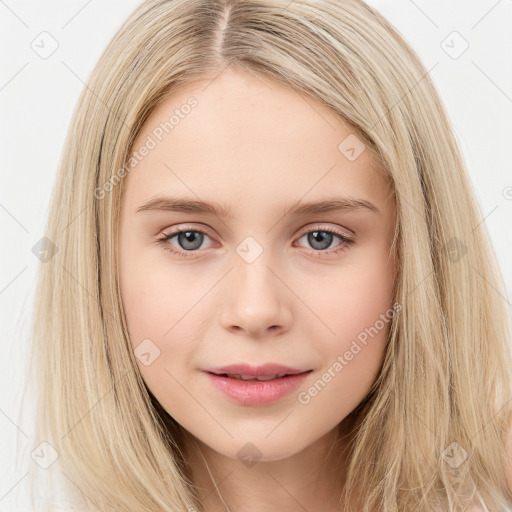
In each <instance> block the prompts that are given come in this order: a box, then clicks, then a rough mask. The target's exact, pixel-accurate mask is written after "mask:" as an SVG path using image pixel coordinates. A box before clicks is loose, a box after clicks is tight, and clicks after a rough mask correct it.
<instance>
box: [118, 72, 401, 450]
mask: <svg viewBox="0 0 512 512" xmlns="http://www.w3.org/2000/svg"><path fill="white" fill-rule="evenodd" d="M173 115H174V118H172V120H171V123H173V125H172V126H171V125H170V123H169V120H170V118H171V117H172V116H173ZM165 123H167V124H165ZM347 137H348V139H347ZM160 139H161V140H160ZM144 146H145V147H146V150H144V149H142V148H143V147H144ZM136 150H137V151H139V156H141V155H144V156H142V157H141V159H140V161H139V162H138V163H137V164H136V165H135V166H134V167H133V169H132V170H131V171H130V173H129V174H128V175H127V176H126V177H125V178H124V179H125V182H124V183H123V186H124V187H125V189H124V193H123V200H122V207H121V221H120V232H119V246H120V251H119V258H120V259H119V268H120V280H121V295H122V303H123V307H124V310H125V314H126V318H127V322H128V328H129V333H130V339H131V343H132V346H133V348H134V351H135V355H136V358H137V359H136V360H137V365H138V367H139V369H140V372H141V374H142V377H143V379H144V381H145V382H146V384H147V386H148V388H149V389H150V391H151V392H152V394H153V395H154V396H155V397H156V399H157V400H158V401H159V402H160V403H161V405H162V406H163V408H164V409H165V410H166V411H167V412H168V413H169V414H170V415H171V416H172V417H173V418H174V419H175V420H176V421H177V422H178V423H179V424H181V426H182V427H184V428H185V429H186V430H187V431H188V432H189V433H191V434H192V435H193V436H195V438H197V439H199V440H200V441H201V442H203V443H205V444H206V445H207V446H208V447H210V448H211V449H213V450H215V451H216V452H218V453H220V454H224V455H225V456H228V457H233V458H235V457H237V456H239V453H240V452H239V451H240V450H241V449H242V448H243V447H244V446H247V445H246V443H249V442H251V443H253V445H255V446H256V447H257V449H258V452H259V457H261V459H262V460H277V459H281V458H284V457H288V456H291V455H293V454H295V453H298V452H299V451H300V450H302V449H304V448H306V447H307V446H309V445H311V444H312V443H314V442H315V441H317V440H318V439H320V438H322V437H323V436H325V435H326V434H328V433H329V432H332V431H333V429H335V428H336V427H337V426H338V425H339V423H340V422H341V421H342V420H343V419H344V418H345V417H346V416H347V415H348V414H349V413H350V412H351V411H352V410H353V409H354V408H355V407H356V406H357V405H358V404H359V403H360V402H361V401H362V399H363V398H364V397H365V395H366V394H367V393H368V391H369V389H370V387H371V385H372V383H373V382H374V381H375V379H376V376H377V373H378V371H379V368H380V366H381V363H382V361H383V357H384V353H385V349H386V342H387V336H388V333H389V328H390V319H391V318H392V314H393V312H392V310H391V308H392V305H393V273H394V272H393V270H394V258H393V255H392V254H391V252H390V251H391V242H392V238H393V231H394V222H395V203H394V199H393V196H392V192H391V188H390V187H389V185H388V182H387V181H386V179H385V177H384V172H383V169H382V167H381V166H380V165H379V162H378V161H377V159H376V157H375V155H374V154H373V153H372V152H371V151H370V149H369V148H368V147H366V148H365V147H364V145H363V142H362V140H361V139H360V138H357V137H356V135H355V134H354V133H353V130H352V129H350V127H348V126H347V125H345V124H344V123H343V122H342V121H341V120H340V119H338V117H337V116H335V115H334V114H333V113H332V112H331V111H330V110H328V109H327V108H326V107H324V106H323V105H321V104H319V103H316V102H315V101H313V100H312V99H310V98H308V99H306V98H305V97H304V96H303V95H300V94H298V93H296V92H295V91H293V90H292V89H290V88H287V87H285V86H282V85H280V84H277V83H274V82H272V81H270V80H269V79H268V78H261V77H256V76H255V75H253V74H248V73H245V72H241V71H233V70H226V71H224V72H223V73H222V74H221V75H220V76H218V77H217V78H216V79H215V80H213V81H211V80H204V81H198V82H195V83H193V84H187V85H186V86H184V85H182V86H181V88H180V89H177V90H175V91H173V92H172V94H171V95H170V96H168V97H167V98H166V99H165V101H164V102H163V103H161V104H160V105H159V107H158V108H157V109H156V110H155V111H154V112H153V114H152V116H151V117H150V119H149V120H148V121H147V123H146V124H145V126H144V127H143V129H142V131H141V133H140V134H139V136H138V137H137V139H136V141H135V143H134V146H133V151H136ZM347 198H349V199H350V200H351V202H349V201H347ZM171 199H172V201H171ZM335 201H336V203H335ZM358 201H359V202H358ZM202 203H208V204H210V206H213V207H215V209H214V208H211V207H210V208H208V207H205V206H204V204H203V205H202V206H201V204H202ZM321 203H324V204H321ZM306 205H308V207H306ZM315 205H316V206H315ZM333 206H337V208H333ZM244 363H245V364H247V365H249V367H250V368H249V370H247V372H249V371H250V369H251V368H252V369H255V367H257V366H260V365H264V364H266V363H276V364H279V365H283V366H285V367H287V368H291V369H294V370H296V371H297V372H301V373H302V374H301V375H299V376H295V377H282V378H279V379H278V378H274V379H272V380H271V381H268V382H267V383H266V384H265V383H262V382H259V381H258V382H255V381H250V382H244V381H243V380H240V379H238V378H230V377H226V378H222V377H213V376H212V375H211V374H210V373H207V371H206V370H212V369H213V370H216V369H219V368H221V367H225V366H228V365H235V364H244ZM242 371H243V370H242ZM247 372H246V373H247ZM262 372H263V371H262ZM233 373H241V371H240V372H233ZM267 373H272V371H271V369H270V370H269V372H267ZM276 373H283V372H276ZM262 374H263V373H262ZM283 418H284V419H283Z"/></svg>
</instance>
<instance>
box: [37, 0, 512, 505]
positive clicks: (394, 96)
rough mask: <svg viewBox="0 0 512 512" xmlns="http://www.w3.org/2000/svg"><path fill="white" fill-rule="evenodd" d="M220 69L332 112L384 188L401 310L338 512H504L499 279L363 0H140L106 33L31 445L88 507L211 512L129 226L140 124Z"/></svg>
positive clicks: (63, 196)
mask: <svg viewBox="0 0 512 512" xmlns="http://www.w3.org/2000/svg"><path fill="white" fill-rule="evenodd" d="M227 66H231V67H232V68H236V69H240V70H246V71H250V72H252V73H256V74H261V75H262V76H263V75H264V76H265V77H267V78H270V79H272V80H275V81H276V82H279V83H281V84H286V85H287V86H288V87H291V88H293V89H295V90H296V91H299V92H300V93H301V94H304V95H306V96H307V97H309V98H311V99H313V100H316V101H317V102H320V103H321V104H322V105H325V106H327V107H329V108H330V109H331V110H332V111H333V112H334V113H336V114H337V115H338V116H339V118H340V119H341V120H343V121H344V122H345V123H347V124H348V125H349V126H351V127H352V129H353V130H354V132H356V133H357V134H358V137H360V139H361V140H362V141H364V143H365V145H366V146H367V148H369V149H370V150H371V151H373V152H374V153H375V155H377V156H378V158H379V160H380V161H381V162H382V165H383V168H384V169H385V171H386V174H387V176H388V177H389V179H390V183H392V189H393V194H394V196H395V199H396V209H397V210H396V226H395V240H394V243H395V244H396V250H397V256H398V266H397V268H398V271H397V282H396V288H395V301H396V302H397V303H399V304H400V305H401V309H400V312H399V313H398V314H396V315H395V317H394V318H393V321H392V325H391V329H390V334H389V340H388V346H387V349H386V354H385V358H384V362H383V365H382V368H381V371H380V372H379V374H378V375H377V376H376V381H375V383H374V386H372V389H371V392H370V393H369V394H368V396H367V397H366V398H365V400H364V401H363V403H362V404H360V406H359V407H358V408H357V410H356V411H355V412H356V413H357V416H358V427H357V432H356V435H355V436H354V441H353V445H352V446H351V449H350V453H349V459H348V473H347V479H346V482H345V486H344V492H343V495H344V496H343V499H342V497H340V507H341V506H342V505H343V504H345V505H346V504H347V503H348V498H349V497H352V498H355V497H357V499H358V500H359V501H358V502H359V503H360V506H359V508H358V510H362V511H364V512H369V511H373V510H382V511H385V512H394V511H404V512H405V511H411V510H422V511H430V510H443V511H455V510H462V507H463V506H464V505H465V504H466V503H467V502H468V500H469V498H470V497H471V495H473V494H474V495H475V496H477V494H478V495H480V496H482V497H483V498H484V500H485V503H486V505H487V507H489V509H490V510H493V511H497V510H506V507H510V506H512V492H511V490H510V488H508V487H507V481H506V478H505V471H506V470H507V468H508V470H510V467H509V461H508V459H507V458H506V451H505V442H506V437H507V435H508V432H509V429H510V425H511V412H510V403H512V402H510V400H512V389H511V387H512V386H511V375H510V371H511V367H512V364H511V353H510V345H509V344H510V338H511V336H510V333H511V329H510V317H509V316H508V315H509V313H508V309H507V304H506V301H505V300H504V297H505V296H506V291H505V287H504V283H503V277H502V274H501V273H500V270H499V267H498V264H497V261H496V257H495V254H494V251H493V248H492V245H491V243H490V241H489V237H488V234H487V231H486V228H485V224H484V223H483V216H482V213H481V211H480V209H479V205H478V204H477V202H476V200H475V194H474V191H473V190H472V187H471V183H470V180H469V178H468V175H467V171H466V169H465V163H464V161H463V158H462V156H461V152H460V149H459V147H458V145H457V141H456V139H455V137H454V134H453V130H452V127H451V124H450V121H449V119H448V117H447V115H446V112H445V110H444V107H443V105H442V102H441V101H440V98H439V96H438V93H437V91H436V89H435V87H434V85H433V83H432V81H431V79H430V77H429V70H427V69H426V68H425V67H424V65H423V64H422V62H421V60H420V59H419V57H418V56H417V54H416V53H415V52H414V51H413V50H412V49H411V48H410V46H409V45H408V43H407V42H406V41H405V40H404V39H403V37H402V36H401V35H400V34H399V33H398V32H397V31H396V29H395V28H393V26H392V25H390V23H389V22H388V21H387V20H386V19H384V18H383V17H382V15H380V14H379V13H378V12H377V11H376V10H374V9H373V8H371V7H370V6H368V5H367V4H365V3H364V2H363V1H362V0H345V1H343V2H341V1H336V0H315V1H313V0H295V1H293V2H289V1H287V0H244V1H242V0H148V1H145V2H143V3H142V4H141V5H140V6H139V7H138V8H137V9H136V10H135V11H134V12H133V13H132V14H131V16H130V17H129V18H128V19H127V20H126V21H125V23H124V24H123V25H122V26H121V28H120V29H119V30H118V32H117V33H116V34H115V36H114V37H113V39H112V41H111V42H110V44H109V45H108V46H107V48H106V49H105V51H104V53H103V54H102V55H101V57H100V59H99V62H98V63H97V65H96V67H95V68H94V70H93V72H92V74H91V76H90V77H89V79H88V81H87V86H86V87H85V88H84V90H83V92H82V94H81V96H80V98H79V102H78V105H77V107H76V110H75V112H74V114H73V118H72V121H71V125H70V129H69V133H68V137H67V139H66V142H65V147H64V151H63V155H62V158H61V161H60V167H59V172H58V175H57V179H56V183H55V188H54V190H53V195H52V199H51V207H50V211H49V217H48V221H47V226H46V232H45V236H46V239H45V244H46V245H47V248H48V249H49V251H48V252H47V255H48V256H47V258H46V259H45V261H44V262H43V263H41V264H40V274H39V280H38V284H37V286H38V287H37V291H36V304H35V316H34V323H33V335H32V340H33V341H32V342H33V347H32V352H31V357H32V359H31V367H30V368H31V370H30V371H31V372H33V380H34V383H35V388H36V391H35V392H36V393H37V411H36V429H37V430H36V432H37V434H36V439H37V442H36V443H35V444H36V445H37V444H38V443H40V442H43V441H46V442H48V443H49V444H50V445H51V447H53V449H54V450H55V452H56V453H57V454H58V464H59V465H60V466H59V467H60V468H61V470H62V474H63V475H64V476H65V477H66V478H65V479H64V480H65V481H66V482H67V483H69V493H70V495H72V496H73V499H74V500H75V502H76V503H79V502H80V500H82V505H83V506H88V507H91V506H92V505H94V506H95V507H97V508H98V509H101V510H106V511H113V510H123V512H141V511H151V512H156V511H167V512H170V511H173V512H176V511H183V512H187V511H189V510H199V511H201V510H204V508H203V507H202V504H201V502H200V500H199V496H198V494H197V492H196V489H195V487H194V485H193V482H192V479H191V477H190V476H191V475H190V472H189V468H188V466H187V461H186V458H185V457H184V452H183V449H182V447H183V444H182V438H181V432H182V431H181V429H180V426H179V425H178V424H177V423H176V422H175V421H174V420H173V418H172V417H170V415H169V414H167V413H166V411H165V410H163V408H162V407H161V406H160V405H159V404H158V402H157V401H156V400H155V399H154V397H153V396H152V395H151V393H150V392H149V391H148V389H147V387H146V386H145V383H144V381H143V380H142V378H141V375H140V373H139V371H138V368H137V364H136V360H135V357H134V354H133V351H132V349H131V345H130V343H129V335H128V329H127V324H126V319H125V316H124V311H123V307H122V302H121V299H120V287H119V275H118V223H119V212H120V203H121V199H122V191H123V177H124V176H126V174H127V173H129V172H131V171H132V169H136V164H137V162H136V161H134V159H133V158H131V157H130V152H131V150H132V144H133V141H134V139H135V138H136V136H137V134H138V133H139V132H140V130H141V127H142V126H143V125H144V123H145V121H146V120H147V119H148V117H149V116H150V115H151V113H152V112H153V110H154V109H155V108H156V107H157V106H158V105H159V104H160V102H161V101H162V100H163V99H164V98H165V97H166V96H167V95H168V94H170V93H172V91H173V90H174V89H175V88H177V87H178V86H181V85H185V84H187V83H191V82H193V81H195V80H198V79H205V78H211V79H214V78H215V77H216V76H217V75H218V74H219V73H222V71H223V70H224V69H225V68H226V67H227ZM185 122H186V121H185ZM509 402H510V403H509ZM507 404H508V405H507ZM45 446H46V445H45ZM356 489H357V493H356ZM344 500H347V501H344ZM340 510H341V508H340Z"/></svg>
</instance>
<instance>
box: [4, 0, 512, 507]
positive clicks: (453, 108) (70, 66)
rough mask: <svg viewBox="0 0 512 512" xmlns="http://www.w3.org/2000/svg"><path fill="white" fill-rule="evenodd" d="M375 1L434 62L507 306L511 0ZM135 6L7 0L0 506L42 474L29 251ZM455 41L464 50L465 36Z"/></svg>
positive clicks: (19, 501) (511, 265) (510, 283)
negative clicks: (42, 51)
mask: <svg viewBox="0 0 512 512" xmlns="http://www.w3.org/2000/svg"><path fill="white" fill-rule="evenodd" d="M368 3H369V4H370V5H372V6H374V7H376V8H377V9H378V10H379V11H380V12H381V13H382V14H383V15H384V16H385V17H386V18H388V19H389V20H390V21H391V22H392V23H393V24H394V25H395V26H396V27H397V28H398V30H399V31H400V32H401V33H402V34H403V35H404V36H405V38H406V39H407V40H408V41H409V43H410V44H411V45H412V46H413V48H414V49H415V50H416V51H417V52H418V53H419V55H420V57H421V58H422V60H423V62H424V64H425V67H426V69H431V68H432V67H433V66H434V65H435V64H437V65H436V66H435V68H434V69H433V71H432V72H431V77H432V79H433V80H434V82H435V84H436V85H437V87H438V90H439V92H440V94H441V97H442V100H443V102H444V104H445V106H446V108H447V110H448V114H449V116H450V117H451V119H452V122H453V124H454V126H455V131H456V135H457V138H458V140H459V143H460V145H461V148H462V151H463V153H464V155H465V158H466V163H467V166H468V170H469V173H470V176H471V179H472V181H473V185H474V189H475V192H476V194H477V198H478V200H479V201H480V204H481V207H482V212H483V219H482V221H483V222H485V224H486V225H487V227H488V229H489V232H490V234H491V238H492V240H493V243H494V246H495V249H496V252H497V255H498V259H499V261H500V264H501V269H502V272H503V275H504V278H505V281H506V284H507V288H508V298H504V300H505V299H506V300H508V302H509V303H510V302H512V300H511V299H510V297H511V293H510V292H511V290H512V258H511V257H510V254H511V249H512V230H511V228H510V225H511V221H512V188H510V187H512V168H511V163H512V155H511V152H510V150H511V146H512V128H511V120H512V59H511V58H510V55H511V50H512V30H511V27H512V0H499V1H497V0H479V1H476V0H472V1H467V0H449V1H447V0H435V1H434V0H432V1H426V0H415V1H414V2H413V1H412V0H371V1H369V2H368ZM138 4H139V2H138V1H134V0H123V1H120V0H115V1H114V0H103V1H101V2H100V1H99V0H89V1H85V0H67V1H64V0H61V1H55V0H54V1H46V2H36V1H34V0H33V1H26V2H23V1H21V0H20V1H16V0H6V1H2V0H0V40H1V47H0V48H1V50H0V51H1V57H2V65H1V66H0V109H1V110H0V119H1V130H2V131H1V134H0V144H1V150H2V151H1V155H2V159H1V164H0V169H1V170H0V229H1V234H2V246H1V247H2V250H1V251H0V257H1V258H2V260H1V266H0V269H1V271H0V322H1V323H0V327H1V329H0V333H1V337H2V338H1V343H2V344H1V347H2V352H1V354H2V357H1V358H0V379H1V387H0V438H1V441H0V446H1V449H2V451H1V453H0V461H1V463H0V464H1V467H0V510H9V511H21V510H23V511H28V510H30V509H29V507H28V504H27V503H28V502H27V501H26V495H27V492H28V491H27V490H26V488H25V485H26V482H27V480H28V473H29V472H31V471H34V470H35V469H36V468H35V463H34V462H33V461H32V460H31V458H30V452H31V450H32V449H33V448H34V446H33V442H32V439H31V433H32V432H31V427H30V419H31V418H30V417H29V416H28V415H27V414H22V415H20V409H19V407H20V398H21V386H22V384H23V372H24V370H25V368H24V365H25V357H26V353H27V333H28V327H29V325H30V321H31V313H32V307H31V301H32V298H33V291H34V284H35V277H36V276H35V271H36V269H37V263H38V260H37V258H36V257H35V256H34V254H33V253H32V250H31V249H32V247H33V246H34V244H36V242H38V241H39V240H40V238H41V237H42V236H43V226H44V222H45V219H46V216H47V213H48V206H49V198H50V193H51V190H52V187H53V182H54V179H55V174H56V170H57V166H58V162H59V159H60V155H61V151H62V147H63V143H64V138H65V135H66V132H67V128H68V124H69V122H70V119H71V114H72V111H73V109H74V108H75V104H76V101H77V99H78V96H79V93H80V92H81V90H82V88H83V87H84V82H86V80H87V78H88V76H89V74H90V73H91V71H92V68H93V66H94V65H95V63H96V61H97V59H98V58H99V56H100V54H101V52H102V51H103V49H104V48H105V46H106V45H107V43H108V42H109V40H110V39H111V37H112V36H113V35H114V33H115V32H116V30H117V29H118V27H119V26H120V25H121V23H122V22H123V21H124V19H125V18H126V17H127V16H128V15H129V14H130V13H131V11H132V10H133V9H134V8H135V7H136V6H137V5H138ZM43 31H46V32H48V33H49V34H51V35H52V37H53V38H55V40H56V41H57V42H58V49H57V50H56V51H55V53H53V54H52V55H51V56H50V57H49V58H47V59H42V58H41V57H40V56H39V55H38V54H37V53H36V52H35V51H34V50H33V49H32V47H31V45H32V44H34V43H33V41H34V40H36V42H37V38H38V36H39V35H40V33H41V32H43ZM453 31H457V32H458V33H459V34H460V35H461V36H462V37H463V38H464V39H465V40H466V41H467V43H468V44H469V48H468V49H467V51H465V52H464V53H463V54H462V55H461V56H460V57H459V58H457V59H454V58H452V57H451V56H450V55H448V54H447V53H446V51H445V50H444V49H443V47H442V41H443V40H445V38H447V36H449V35H450V34H451V33H452V32H453ZM452 37H453V36H450V38H449V39H448V40H447V43H448V44H450V41H451V38H452ZM454 41H455V42H454V43H453V44H454V45H455V50H456V49H457V48H460V44H461V40H457V39H455V40H454ZM445 44H446V43H445ZM507 187H509V188H508V189H507ZM507 190H508V192H509V194H508V199H507V197H506V196H507V193H506V191H507ZM30 408H31V404H29V405H28V407H27V409H28V411H30ZM16 442H18V443H19V446H16V444H15V443H16ZM16 460H18V466H15V461H16Z"/></svg>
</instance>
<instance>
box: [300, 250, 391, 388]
mask: <svg viewBox="0 0 512 512" xmlns="http://www.w3.org/2000/svg"><path fill="white" fill-rule="evenodd" d="M392 265H393V261H392V260H390V262H389V264H388V258H387V256H386V257H383V258H375V257H368V258H361V259H360V260H359V261H358V262H357V263H356V264H353V265H347V266H346V267H343V268H340V270H339V272H336V273H332V272H331V273H330V274H329V276H328V277H326V279H325V282H324V283H323V285H322V281H317V283H316V286H314V287H313V286H311V284H312V283H309V291H306V290H304V292H303V293H305V294H306V293H307V295H306V296H307V297H308V302H309V303H310V304H312V305H314V307H315V309H314V311H315V313H316V314H317V315H318V320H321V322H320V321H318V320H317V321H316V323H317V324H318V331H317V328H316V327H315V328H314V329H315V331H317V332H318V333H322V334H321V335H318V336H317V337H316V340H317V343H316V349H317V350H318V351H319V352H321V353H322V356H323V357H322V359H323V360H324V361H325V363H326V365H327V367H330V366H332V365H333V364H334V363H335V362H336V361H339V358H338V356H342V359H343V361H342V363H341V364H342V365H343V366H344V368H343V373H344V374H346V375H347V377H348V374H350V379H351V382H355V381H357V380H358V379H361V378H362V379H366V377H371V378H372V379H373V378H374V377H376V374H377V373H378V370H379V367H380V364H381V362H382V359H383V356H384V352H385V349H386V343H387V338H388V334H389V330H390V326H391V320H392V317H393V314H394V312H393V309H392V308H393V267H392ZM311 318H313V317H311ZM338 369H339V366H338ZM338 373H339V372H338Z"/></svg>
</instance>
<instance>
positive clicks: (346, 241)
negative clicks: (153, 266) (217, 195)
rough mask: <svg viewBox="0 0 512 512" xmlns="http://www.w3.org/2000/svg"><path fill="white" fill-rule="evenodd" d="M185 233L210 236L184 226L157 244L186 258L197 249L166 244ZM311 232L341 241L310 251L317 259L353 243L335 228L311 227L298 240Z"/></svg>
mask: <svg viewBox="0 0 512 512" xmlns="http://www.w3.org/2000/svg"><path fill="white" fill-rule="evenodd" d="M187 231H193V232H197V233H203V234H204V235H207V236H210V235H209V234H208V232H207V231H206V230H205V229H203V228H200V227H192V226H190V227H189V226H185V227H182V228H181V229H177V230H175V231H172V232H171V233H168V234H165V235H164V236H162V237H161V238H158V239H157V243H158V244H160V245H162V247H163V248H164V250H166V251H169V252H171V253H172V254H174V255H176V256H178V257H179V258H188V257H189V255H190V254H193V253H195V252H197V251H199V249H195V250H193V251H180V250H179V249H176V248H175V247H173V246H172V245H170V244H169V243H168V241H169V240H171V239H172V238H174V237H175V236H176V235H179V234H180V233H185V232H187ZM313 231H320V232H322V233H329V234H331V235H336V236H337V237H339V238H340V239H341V244H340V245H339V246H338V248H336V249H331V250H327V251H326V250H323V251H320V250H314V249H312V251H313V254H314V256H316V257H318V258H321V257H322V256H323V255H324V254H329V255H332V254H338V253H341V252H342V251H344V250H346V249H347V248H348V247H349V246H351V245H353V244H354V243H355V241H354V240H352V239H351V238H347V237H346V236H345V235H343V233H341V231H339V230H337V229H336V228H329V229H322V228H321V226H313V228H311V229H309V230H307V231H304V232H303V233H301V235H300V236H299V239H300V238H302V237H303V236H304V235H307V234H309V233H311V232H313Z"/></svg>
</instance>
